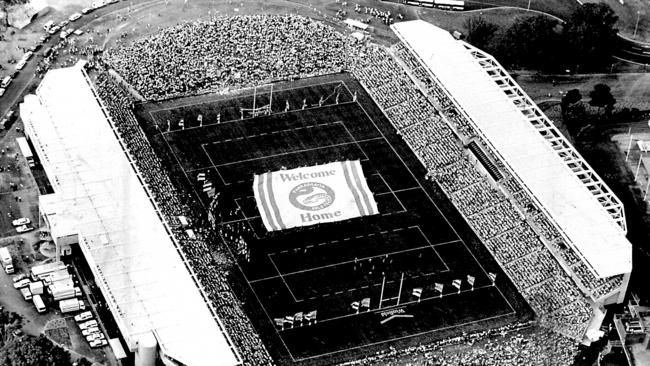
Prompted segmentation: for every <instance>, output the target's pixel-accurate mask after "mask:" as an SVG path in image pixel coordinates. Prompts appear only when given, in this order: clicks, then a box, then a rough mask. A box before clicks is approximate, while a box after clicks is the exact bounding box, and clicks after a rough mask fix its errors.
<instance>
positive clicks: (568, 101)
mask: <svg viewBox="0 0 650 366" xmlns="http://www.w3.org/2000/svg"><path fill="white" fill-rule="evenodd" d="M581 100H582V94H580V90H578V89H571V90H569V91H568V92H567V93H566V95H564V96H563V97H562V104H561V107H562V113H563V114H564V112H565V111H566V110H567V108H568V107H569V106H571V105H572V104H576V103H578V102H579V101H581Z"/></svg>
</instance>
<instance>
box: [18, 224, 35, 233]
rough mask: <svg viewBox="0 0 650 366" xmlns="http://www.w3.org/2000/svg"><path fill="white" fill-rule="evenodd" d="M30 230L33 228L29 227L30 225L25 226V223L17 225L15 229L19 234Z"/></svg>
mask: <svg viewBox="0 0 650 366" xmlns="http://www.w3.org/2000/svg"><path fill="white" fill-rule="evenodd" d="M32 230H34V228H33V227H31V226H27V225H23V226H18V227H17V228H16V231H17V232H18V233H19V234H22V233H26V232H30V231H32Z"/></svg>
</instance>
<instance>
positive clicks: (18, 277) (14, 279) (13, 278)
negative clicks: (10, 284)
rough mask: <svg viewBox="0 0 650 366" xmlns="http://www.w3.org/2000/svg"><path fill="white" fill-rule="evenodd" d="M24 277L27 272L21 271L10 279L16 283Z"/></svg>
mask: <svg viewBox="0 0 650 366" xmlns="http://www.w3.org/2000/svg"><path fill="white" fill-rule="evenodd" d="M25 278H27V274H25V273H21V274H19V275H18V276H13V277H12V278H11V279H12V280H13V281H14V283H16V282H18V281H22V280H24V279H25Z"/></svg>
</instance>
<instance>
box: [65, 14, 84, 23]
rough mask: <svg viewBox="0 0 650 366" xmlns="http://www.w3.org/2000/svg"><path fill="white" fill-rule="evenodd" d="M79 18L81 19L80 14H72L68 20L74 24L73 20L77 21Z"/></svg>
mask: <svg viewBox="0 0 650 366" xmlns="http://www.w3.org/2000/svg"><path fill="white" fill-rule="evenodd" d="M79 18H81V14H79V13H74V14H72V15H70V18H68V20H69V21H71V22H74V21H75V20H77V19H79Z"/></svg>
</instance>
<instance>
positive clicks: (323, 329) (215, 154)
mask: <svg viewBox="0 0 650 366" xmlns="http://www.w3.org/2000/svg"><path fill="white" fill-rule="evenodd" d="M355 94H356V97H355ZM271 99H272V101H271ZM269 103H271V110H272V113H271V114H269V115H266V114H263V115H261V116H257V117H253V112H250V111H247V112H245V113H244V114H243V115H242V112H241V108H249V109H250V108H253V105H254V106H255V107H256V108H260V107H264V106H268V105H269ZM137 114H138V115H139V117H140V119H141V123H142V124H143V127H144V128H145V131H146V133H147V135H148V136H149V138H150V140H151V141H152V143H153V146H154V148H155V149H156V151H157V153H158V154H159V155H160V156H161V157H162V158H163V160H164V161H165V164H167V165H168V168H169V169H170V171H172V178H173V179H174V181H175V183H177V184H179V185H180V186H182V187H183V188H184V189H186V190H187V191H188V192H190V193H191V194H193V195H194V196H195V197H196V198H197V199H198V200H199V201H200V202H201V204H202V206H204V207H207V206H208V205H209V204H210V202H211V201H212V199H211V198H210V197H209V196H208V192H206V191H208V190H209V189H204V188H206V187H209V185H207V186H206V182H209V183H210V184H211V185H212V187H214V188H216V191H217V192H220V194H219V195H218V197H219V198H218V204H217V205H216V207H217V208H218V210H217V211H218V214H217V215H216V216H217V221H218V222H219V225H221V226H222V227H223V228H224V230H223V232H225V233H232V232H235V233H240V234H241V237H242V238H245V242H246V245H244V246H242V245H241V243H239V244H237V243H233V244H231V245H230V250H231V251H232V252H233V253H234V255H235V256H236V257H237V258H238V263H239V269H240V273H236V274H233V287H234V288H235V289H237V291H240V292H241V294H240V295H241V299H242V300H243V301H244V304H245V305H244V307H245V309H246V311H247V312H248V313H249V315H250V317H251V319H252V320H253V322H254V324H255V326H256V327H257V328H258V330H259V332H260V333H261V334H262V338H263V340H264V342H265V343H266V344H267V346H268V348H269V350H270V352H271V353H272V354H273V356H274V357H275V358H276V359H278V360H279V362H280V363H281V364H289V365H291V364H325V363H331V362H334V361H343V360H345V359H348V358H351V357H358V356H359V354H364V353H370V352H374V351H376V350H378V349H385V348H386V346H387V345H388V344H392V345H396V346H404V345H414V344H418V343H420V342H424V341H430V340H435V339H441V338H445V337H449V336H452V335H455V334H459V333H460V332H463V331H472V330H480V329H484V328H486V327H493V326H499V325H504V324H507V323H510V322H512V321H515V320H518V319H524V318H528V317H530V316H531V312H530V310H529V308H528V307H527V306H526V305H525V303H524V301H523V299H522V298H521V297H520V296H519V295H518V294H517V293H516V291H515V290H514V287H513V286H512V284H511V283H510V282H509V281H508V280H507V278H506V277H505V275H503V273H502V272H501V271H500V270H499V268H498V265H497V264H496V262H495V261H494V260H493V259H492V258H491V257H490V255H489V254H488V253H487V251H486V250H485V249H484V248H483V247H482V245H481V244H480V243H479V242H478V241H477V239H476V237H475V235H474V234H473V233H472V232H471V230H470V229H469V228H468V226H467V225H466V224H465V222H464V221H463V220H462V219H461V218H460V216H459V215H458V213H457V212H456V211H455V210H454V209H453V208H452V207H451V206H450V205H449V202H448V201H447V200H446V198H444V196H442V195H441V193H440V191H439V190H438V189H437V187H435V186H434V185H433V184H432V183H431V182H430V181H427V180H425V179H424V176H425V170H424V168H423V166H422V165H421V164H420V163H419V161H418V160H417V158H416V157H415V155H414V154H413V153H412V152H411V151H410V150H409V148H408V146H406V144H405V143H404V142H403V141H402V140H401V138H400V137H399V136H398V135H397V134H396V132H395V130H394V129H393V128H392V126H391V125H390V123H389V121H388V120H387V119H386V118H385V117H384V115H383V114H382V112H381V111H380V110H379V109H378V107H377V106H376V105H375V104H374V103H373V102H372V101H371V100H370V99H369V97H368V96H367V94H366V93H365V92H364V91H363V89H362V88H361V87H360V85H359V84H358V83H357V82H356V81H355V80H354V79H353V78H351V77H350V76H349V75H346V74H338V75H334V76H327V77H321V78H313V79H306V80H300V81H298V82H292V83H282V84H277V85H274V87H273V93H272V96H271V93H270V87H268V86H266V87H262V88H259V89H257V90H250V91H245V92H242V93H238V94H236V95H235V96H232V95H231V96H229V97H221V96H215V95H210V96H201V97H194V98H188V99H184V100H173V101H168V102H164V103H156V104H146V105H143V106H140V107H139V108H138V110H137ZM199 115H200V117H199ZM242 116H243V117H244V118H243V119H242ZM181 119H182V120H183V122H182V125H184V127H182V126H180V125H179V122H180V120H181ZM346 159H349V160H360V161H361V166H362V168H363V172H364V175H365V177H366V178H367V181H368V185H369V188H370V190H371V191H372V192H373V194H374V197H375V200H376V201H377V205H378V209H379V214H378V215H374V216H365V217H361V218H356V219H350V220H346V221H340V222H336V223H330V224H319V225H314V226H309V227H302V228H297V229H288V230H283V231H274V232H267V231H266V229H265V227H264V225H263V223H262V220H261V218H260V214H259V211H258V209H257V207H256V202H255V198H254V196H253V175H254V174H259V173H265V172H269V171H275V170H280V169H292V168H296V167H301V166H312V165H318V164H324V163H329V162H333V161H342V160H346ZM203 177H205V180H204V178H203ZM226 229H227V230H226ZM228 235H229V234H228ZM228 235H224V236H225V239H228V241H231V242H233V241H236V240H230V238H228V237H227V236H228ZM235 236H237V237H238V236H239V234H236V235H235ZM488 273H494V274H496V275H497V279H496V284H493V283H492V281H491V280H490V278H489V275H488ZM468 276H471V277H473V278H474V281H473V282H474V283H473V286H472V285H471V284H470V283H469V281H468ZM454 280H461V281H462V284H461V286H460V289H457V288H456V287H453V286H452V282H453V281H454ZM436 284H442V285H443V288H442V291H437V290H436ZM414 289H416V291H415V292H417V289H421V295H420V296H419V297H418V296H415V295H414ZM364 299H369V301H368V300H365V302H364ZM368 302H369V303H368ZM313 311H316V314H317V315H316V319H315V320H313V319H312V320H306V318H305V316H307V314H309V313H310V312H311V313H312V314H313ZM296 314H298V315H299V316H298V317H296ZM300 318H302V320H296V319H300ZM279 319H286V320H288V319H292V322H289V321H286V322H285V323H284V324H283V325H278V324H277V323H278V322H279Z"/></svg>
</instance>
